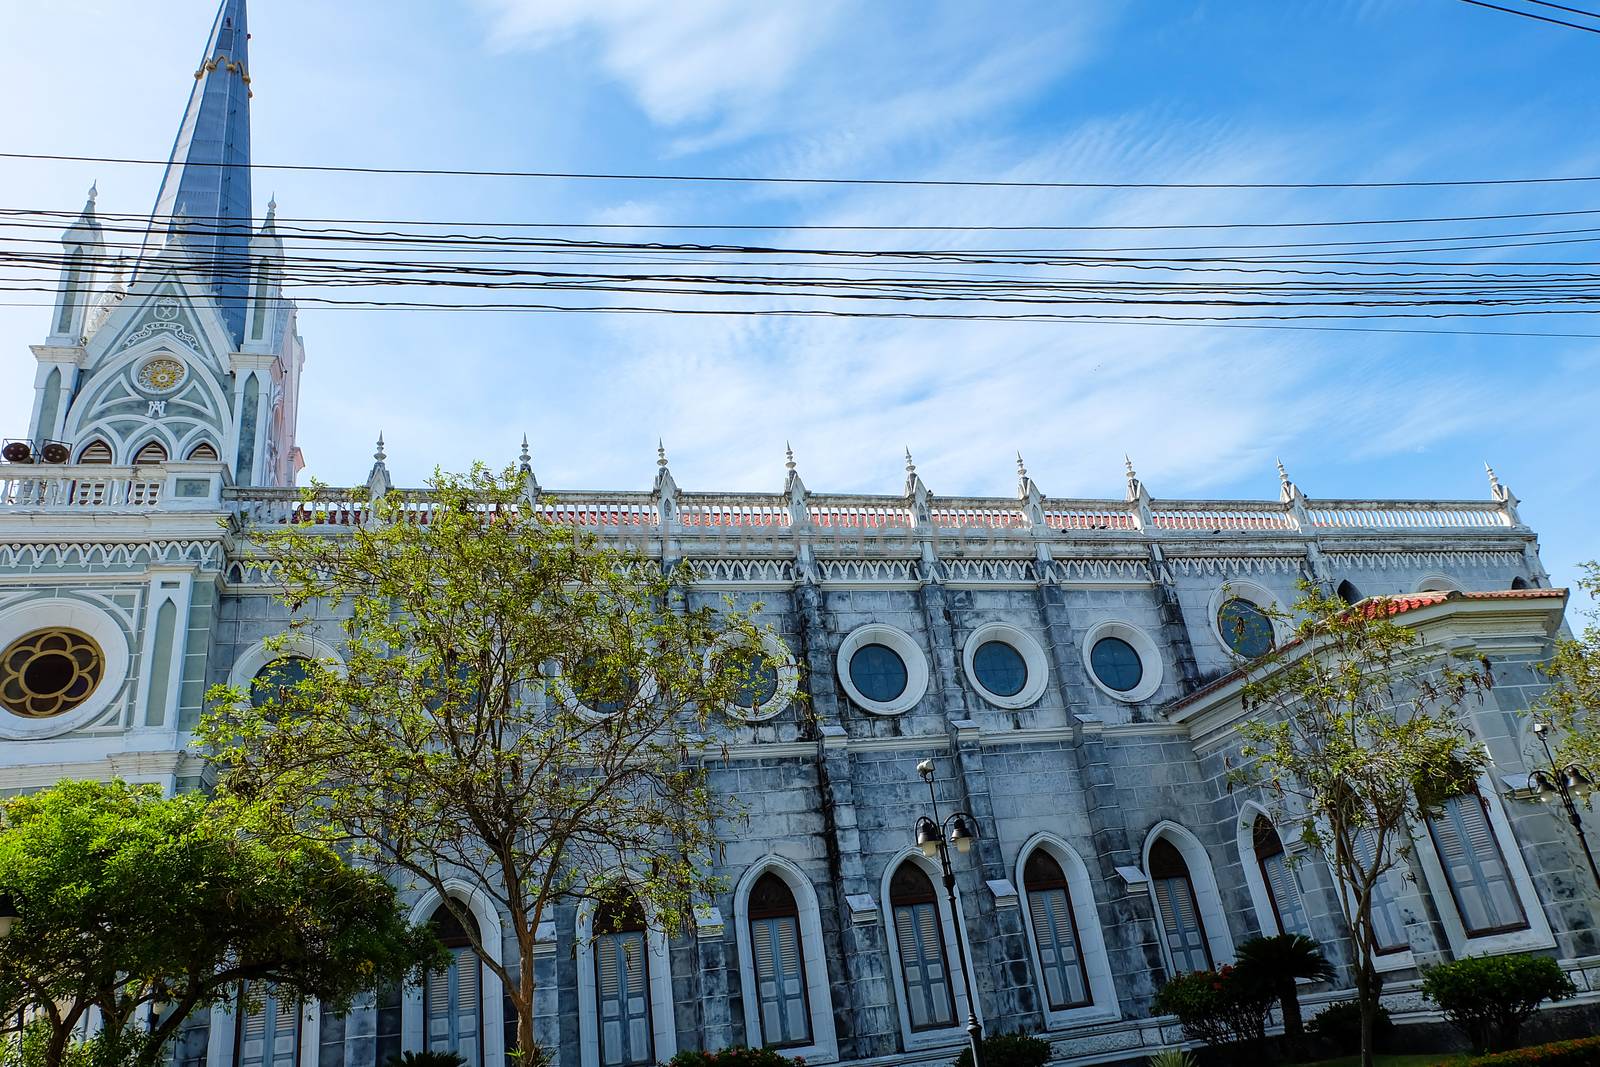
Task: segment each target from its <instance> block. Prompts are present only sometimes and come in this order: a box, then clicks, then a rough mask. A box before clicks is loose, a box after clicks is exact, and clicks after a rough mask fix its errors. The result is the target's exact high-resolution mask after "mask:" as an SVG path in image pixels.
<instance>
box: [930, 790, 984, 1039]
mask: <svg viewBox="0 0 1600 1067" xmlns="http://www.w3.org/2000/svg"><path fill="white" fill-rule="evenodd" d="M917 773H918V774H920V775H922V780H923V781H924V782H927V783H928V801H929V803H931V804H932V805H933V818H931V819H930V818H928V817H927V816H926V815H919V816H917V824H916V834H917V847H918V848H920V849H922V854H923V855H924V856H927V857H928V858H929V859H932V858H933V857H934V856H938V857H939V867H940V869H941V870H942V871H943V872H944V895H945V899H946V900H948V901H949V902H950V921H951V924H952V925H953V926H954V927H955V931H956V958H957V959H958V960H959V961H960V963H961V985H962V987H963V988H964V989H966V991H967V1039H968V1040H969V1041H970V1042H971V1043H972V1067H983V1024H982V1023H980V1022H979V1021H978V1000H977V996H978V994H977V990H976V989H974V988H973V981H972V975H971V974H970V973H969V972H968V970H967V944H966V937H965V935H964V934H963V932H962V929H961V913H960V912H959V911H958V910H957V906H956V872H955V869H954V868H952V867H951V866H950V849H949V847H948V845H947V844H946V841H947V840H948V843H949V844H950V845H954V846H956V851H957V852H961V853H965V852H967V851H968V850H970V849H971V848H972V842H973V839H974V838H976V837H977V836H978V823H977V820H976V819H974V818H973V817H972V816H971V815H969V814H968V813H966V812H964V811H955V812H951V813H950V816H949V818H947V819H942V820H941V819H940V818H939V799H938V797H937V796H935V795H934V792H933V760H931V759H925V760H923V761H922V762H921V763H919V764H917Z"/></svg>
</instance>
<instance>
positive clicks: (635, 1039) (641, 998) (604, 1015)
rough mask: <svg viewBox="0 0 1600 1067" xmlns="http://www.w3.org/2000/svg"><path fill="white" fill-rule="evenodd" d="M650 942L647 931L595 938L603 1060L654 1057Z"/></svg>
mask: <svg viewBox="0 0 1600 1067" xmlns="http://www.w3.org/2000/svg"><path fill="white" fill-rule="evenodd" d="M648 948H649V946H648V943H647V942H646V940H645V934H644V931H643V930H623V931H620V932H618V933H614V934H602V935H600V937H598V938H597V939H596V940H595V963H596V990H595V992H596V994H597V996H596V998H595V999H596V1000H597V1001H598V1006H599V1013H600V1018H599V1020H598V1028H599V1031H600V1061H601V1063H603V1064H606V1065H608V1067H609V1065H612V1064H641V1063H649V1062H650V1060H651V1044H652V1041H651V1038H652V1035H651V1033H650V981H649V977H650V976H649V961H648V960H647V959H646V953H647V951H648Z"/></svg>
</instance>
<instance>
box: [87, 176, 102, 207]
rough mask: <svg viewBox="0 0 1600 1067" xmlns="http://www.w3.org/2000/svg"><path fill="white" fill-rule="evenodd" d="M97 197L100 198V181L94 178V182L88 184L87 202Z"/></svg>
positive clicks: (93, 200)
mask: <svg viewBox="0 0 1600 1067" xmlns="http://www.w3.org/2000/svg"><path fill="white" fill-rule="evenodd" d="M99 198H100V181H99V179H96V180H95V182H94V184H93V185H91V186H89V203H91V204H92V203H94V202H95V201H96V200H98V199H99Z"/></svg>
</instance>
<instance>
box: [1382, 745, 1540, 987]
mask: <svg viewBox="0 0 1600 1067" xmlns="http://www.w3.org/2000/svg"><path fill="white" fill-rule="evenodd" d="M1478 792H1479V793H1480V794H1481V795H1482V796H1483V801H1484V806H1485V807H1486V808H1487V810H1488V813H1489V831H1490V833H1492V834H1494V837H1495V843H1496V844H1497V845H1499V846H1500V852H1501V855H1503V856H1504V857H1505V861H1506V869H1507V871H1508V872H1509V873H1510V875H1511V881H1512V884H1513V885H1515V886H1516V890H1517V899H1518V900H1519V901H1520V902H1521V904H1522V912H1523V914H1524V915H1526V916H1527V919H1528V926H1527V928H1526V929H1524V930H1512V931H1509V932H1507V933H1500V934H1485V935H1483V936H1481V937H1468V936H1467V930H1466V924H1465V923H1463V922H1462V920H1461V915H1460V913H1459V912H1457V911H1456V898H1455V895H1454V894H1453V893H1451V892H1450V880H1449V878H1447V877H1446V875H1445V873H1444V864H1443V863H1442V862H1441V861H1440V859H1439V853H1438V851H1437V849H1436V848H1435V847H1434V843H1433V834H1431V833H1429V831H1428V828H1427V827H1426V826H1417V827H1413V828H1412V834H1411V838H1412V842H1413V844H1414V847H1415V849H1416V856H1417V860H1418V862H1419V864H1420V865H1421V867H1422V876H1423V878H1424V879H1425V880H1426V881H1427V883H1428V892H1429V893H1430V894H1432V896H1433V903H1434V906H1435V907H1436V908H1437V910H1438V912H1439V922H1440V923H1441V924H1442V925H1443V926H1444V932H1445V937H1446V938H1447V939H1448V940H1449V942H1450V951H1451V954H1452V955H1454V956H1456V957H1457V958H1460V957H1462V956H1498V955H1501V954H1503V953H1509V952H1532V951H1538V950H1539V949H1546V948H1554V947H1555V944H1556V939H1555V935H1554V934H1553V933H1552V932H1551V930H1550V922H1549V920H1548V919H1546V918H1545V914H1544V905H1543V903H1541V902H1540V900H1539V894H1538V891H1537V890H1535V889H1534V887H1533V879H1532V878H1531V877H1530V876H1529V874H1528V865H1527V864H1526V863H1525V862H1524V861H1523V859H1522V849H1521V847H1520V846H1519V845H1518V844H1517V838H1516V835H1515V834H1514V833H1512V831H1511V823H1510V821H1509V820H1508V819H1507V818H1506V813H1505V808H1504V807H1503V806H1502V805H1501V803H1500V795H1499V793H1498V792H1496V791H1495V788H1494V785H1493V783H1492V782H1491V781H1490V780H1489V775H1487V774H1484V775H1482V776H1481V777H1479V779H1478Z"/></svg>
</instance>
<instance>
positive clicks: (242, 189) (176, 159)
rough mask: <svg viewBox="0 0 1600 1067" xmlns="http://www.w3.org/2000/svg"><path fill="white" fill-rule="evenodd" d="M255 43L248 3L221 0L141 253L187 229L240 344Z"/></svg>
mask: <svg viewBox="0 0 1600 1067" xmlns="http://www.w3.org/2000/svg"><path fill="white" fill-rule="evenodd" d="M249 40H250V33H249V28H248V22H247V20H246V16H245V0H222V6H221V7H220V8H218V10H217V19H216V22H215V23H213V24H212V27H211V36H210V37H208V38H207V39H206V48H205V52H204V53H203V54H202V55H201V57H200V67H199V69H198V70H196V71H195V73H194V77H195V82H194V88H193V90H192V91H191V92H190V94H189V106H188V107H187V108H186V109H185V110H184V113H183V123H182V125H180V126H179V127H178V137H177V140H176V141H174V142H173V145H172V155H171V157H170V158H169V160H168V162H167V169H166V173H165V174H164V175H163V176H162V178H161V191H160V193H159V194H157V196H156V206H155V213H154V215H153V216H152V218H151V220H150V232H149V233H148V234H147V235H146V237H145V248H144V251H143V252H142V253H141V256H140V258H141V259H146V260H147V259H148V258H149V257H150V256H152V255H153V254H154V253H155V252H156V251H158V250H159V249H160V248H161V247H163V246H165V245H166V243H167V239H168V238H169V237H170V236H172V235H173V233H174V232H175V231H176V230H177V229H179V228H180V227H187V230H188V232H186V233H184V234H183V240H184V245H185V248H186V250H187V251H188V252H189V253H190V254H191V255H193V256H194V257H195V258H197V259H198V260H199V261H200V264H201V266H202V269H203V270H204V273H205V276H206V277H208V278H209V280H210V284H211V289H212V292H213V293H214V294H215V295H216V296H217V297H218V299H219V300H220V301H221V304H222V316H223V319H224V321H225V322H226V323H227V325H228V330H229V332H230V333H231V334H232V335H233V341H234V344H235V345H237V344H239V343H241V342H242V341H243V339H244V319H245V297H246V292H247V289H248V285H247V283H246V281H245V278H246V276H247V274H248V272H247V271H245V270H243V269H242V264H243V262H244V260H245V257H246V251H247V249H248V246H249V242H250V228H251V214H250V212H251V204H250V73H249V51H250V48H249ZM179 216H181V217H182V221H180V220H179V219H178V217H179ZM230 268H233V269H231V270H230Z"/></svg>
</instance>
